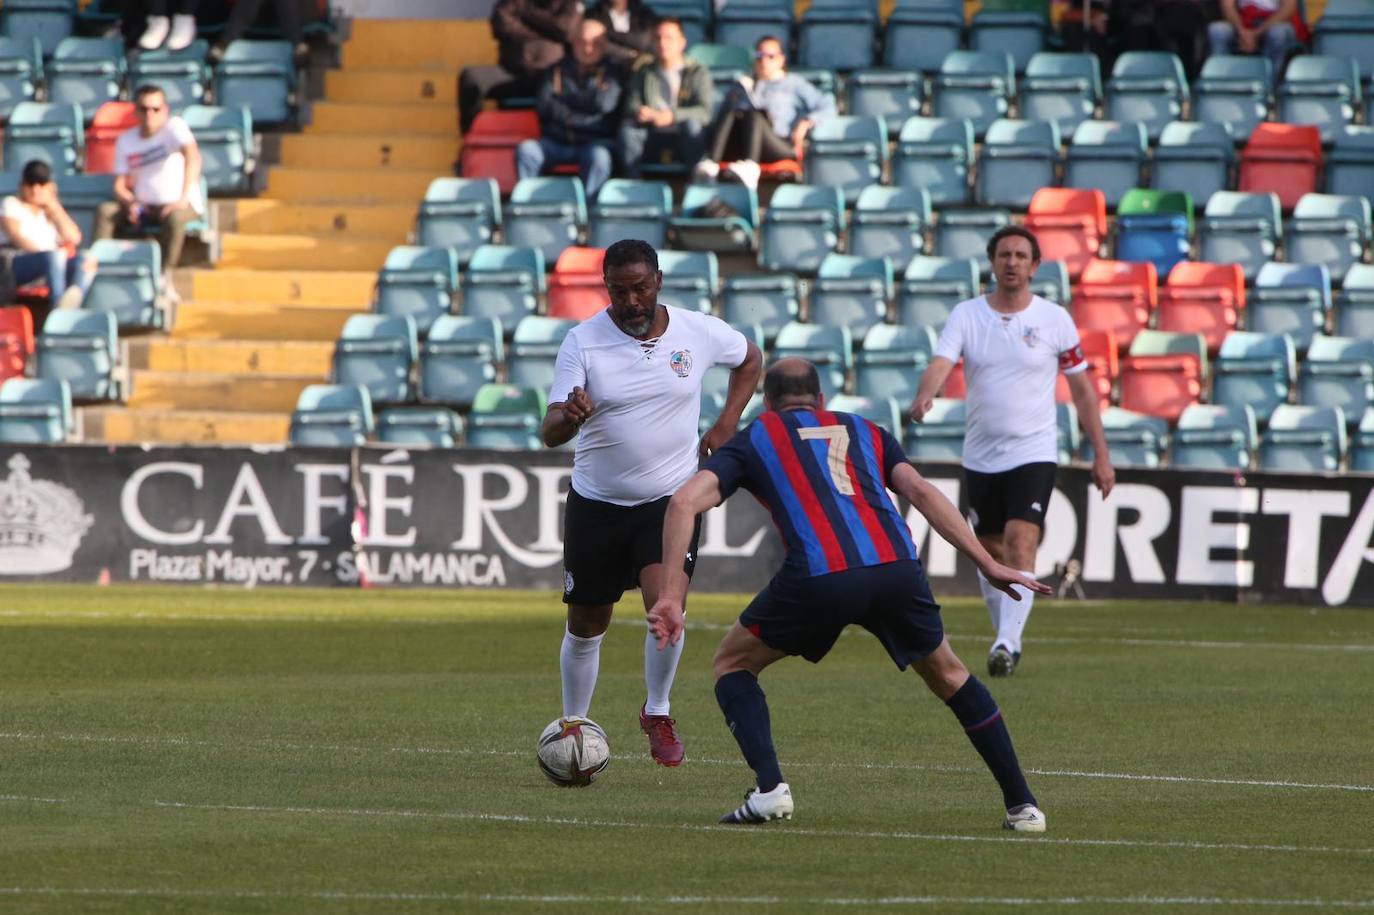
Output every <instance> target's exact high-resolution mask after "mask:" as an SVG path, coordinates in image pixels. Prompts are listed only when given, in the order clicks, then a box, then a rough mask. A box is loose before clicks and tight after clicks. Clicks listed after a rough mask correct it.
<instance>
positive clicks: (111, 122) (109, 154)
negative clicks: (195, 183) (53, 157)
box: [64, 102, 205, 190]
mask: <svg viewBox="0 0 1374 915" xmlns="http://www.w3.org/2000/svg"><path fill="white" fill-rule="evenodd" d="M137 126H138V115H137V114H136V113H135V111H134V103H133V102H106V103H104V104H103V105H101V106H100V107H99V108H98V109H96V112H95V115H94V116H93V118H92V119H91V124H90V126H89V127H87V128H86V167H85V171H86V173H87V174H96V175H107V174H110V173H112V172H113V171H114V167H115V141H116V140H118V139H119V135H120V134H122V133H124V132H125V131H127V130H129V129H130V128H133V127H137ZM204 171H205V170H204V168H202V172H204ZM64 183H65V182H64ZM64 190H65V188H64Z"/></svg>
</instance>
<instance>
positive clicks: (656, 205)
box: [587, 178, 673, 248]
mask: <svg viewBox="0 0 1374 915" xmlns="http://www.w3.org/2000/svg"><path fill="white" fill-rule="evenodd" d="M672 215H673V192H672V191H671V190H670V189H669V187H668V185H667V184H665V183H664V182H662V181H634V180H631V179H628V178H612V179H610V180H609V181H607V182H606V183H605V184H603V185H602V186H601V192H600V193H599V194H597V197H596V202H595V203H593V204H592V205H591V229H590V231H589V232H588V233H587V244H588V246H590V247H593V248H609V247H610V246H611V245H612V244H614V243H615V242H617V241H620V240H621V239H622V238H638V239H641V240H642V241H646V242H648V243H649V244H650V245H653V246H654V248H662V247H663V246H664V245H665V244H667V242H668V219H669V217H671V216H672Z"/></svg>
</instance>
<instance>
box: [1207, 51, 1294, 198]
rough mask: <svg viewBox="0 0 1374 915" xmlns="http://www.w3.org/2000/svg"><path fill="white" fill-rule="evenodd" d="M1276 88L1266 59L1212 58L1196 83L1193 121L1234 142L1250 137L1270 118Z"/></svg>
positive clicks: (1247, 56) (1243, 56)
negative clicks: (1221, 129)
mask: <svg viewBox="0 0 1374 915" xmlns="http://www.w3.org/2000/svg"><path fill="white" fill-rule="evenodd" d="M1273 84H1274V79H1273V73H1272V71H1271V69H1270V65H1269V60H1268V59H1267V58H1266V57H1264V55H1262V54H1213V55H1212V56H1210V57H1208V58H1207V61H1206V63H1204V64H1203V65H1202V72H1201V73H1200V74H1199V76H1198V78H1197V79H1196V80H1194V81H1193V120H1195V121H1197V122H1198V123H1200V124H1215V125H1217V126H1220V127H1225V128H1227V129H1228V130H1230V132H1231V136H1233V137H1235V138H1243V137H1248V136H1250V134H1251V132H1252V131H1254V129H1255V127H1256V126H1258V125H1259V124H1260V123H1262V122H1263V121H1264V120H1265V119H1266V118H1268V117H1269V90H1270V87H1271V86H1272V85H1273ZM1197 199H1199V200H1201V199H1202V198H1200V197H1199V198H1197Z"/></svg>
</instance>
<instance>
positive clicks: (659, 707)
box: [644, 631, 687, 715]
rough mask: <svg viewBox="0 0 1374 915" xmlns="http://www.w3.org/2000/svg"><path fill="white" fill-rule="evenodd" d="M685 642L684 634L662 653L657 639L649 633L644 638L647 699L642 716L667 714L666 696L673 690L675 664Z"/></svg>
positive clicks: (680, 656) (675, 672) (679, 657)
mask: <svg viewBox="0 0 1374 915" xmlns="http://www.w3.org/2000/svg"><path fill="white" fill-rule="evenodd" d="M686 641H687V634H686V633H685V632H684V633H683V635H682V638H680V639H678V640H677V644H676V645H674V644H672V643H671V642H669V643H668V645H667V647H666V648H664V649H663V650H662V651H659V650H658V639H656V638H654V634H653V632H652V631H650V632H649V633H648V634H647V635H645V636H644V685H645V686H646V687H648V690H649V699H648V701H647V702H645V703H644V714H646V715H666V714H668V694H669V693H670V692H672V690H673V677H675V676H677V662H678V661H679V660H680V659H681V658H682V645H683V643H684V642H686Z"/></svg>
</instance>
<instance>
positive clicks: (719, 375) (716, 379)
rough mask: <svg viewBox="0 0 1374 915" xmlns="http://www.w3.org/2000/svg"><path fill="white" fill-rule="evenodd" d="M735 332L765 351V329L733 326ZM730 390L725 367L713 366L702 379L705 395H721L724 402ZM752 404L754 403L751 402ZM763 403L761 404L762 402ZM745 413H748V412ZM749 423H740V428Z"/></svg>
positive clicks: (702, 388)
mask: <svg viewBox="0 0 1374 915" xmlns="http://www.w3.org/2000/svg"><path fill="white" fill-rule="evenodd" d="M730 326H731V327H733V328H734V329H735V330H737V331H739V332H740V333H741V334H743V335H744V339H745V340H748V341H749V342H750V343H752V344H754V345H755V346H757V347H758V348H759V349H760V350H763V349H764V343H765V341H764V335H763V328H762V327H759V326H758V325H757V324H732V325H730ZM729 390H730V369H728V368H726V367H725V366H723V365H713V366H711V367H710V368H708V369H707V370H706V374H705V375H703V376H702V378H701V391H702V393H703V394H719V395H720V396H721V399H722V400H724V398H725V396H726V394H727V393H729ZM751 403H752V401H751ZM760 403H761V402H760ZM745 412H748V411H747V410H746V411H745ZM746 425H748V423H746V422H744V421H743V420H741V421H740V428H741V429H742V428H744V426H746Z"/></svg>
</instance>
